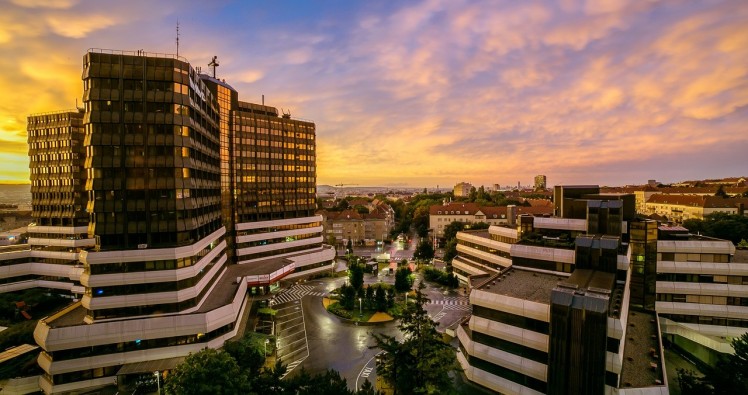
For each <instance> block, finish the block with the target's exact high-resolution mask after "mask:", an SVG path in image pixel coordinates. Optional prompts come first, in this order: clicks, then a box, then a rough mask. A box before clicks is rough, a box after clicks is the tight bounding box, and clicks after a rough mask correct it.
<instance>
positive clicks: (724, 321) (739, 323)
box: [660, 314, 748, 328]
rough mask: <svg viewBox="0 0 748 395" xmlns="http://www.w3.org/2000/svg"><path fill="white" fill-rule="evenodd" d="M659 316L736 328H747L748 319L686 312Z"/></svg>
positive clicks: (688, 322)
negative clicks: (687, 313)
mask: <svg viewBox="0 0 748 395" xmlns="http://www.w3.org/2000/svg"><path fill="white" fill-rule="evenodd" d="M660 317H664V318H669V319H671V320H673V321H676V322H682V323H687V324H702V325H718V326H734V327H737V328H748V319H741V318H725V317H708V316H702V315H686V314H660Z"/></svg>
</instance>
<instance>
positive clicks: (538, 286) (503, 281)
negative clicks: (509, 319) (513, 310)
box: [479, 267, 565, 304]
mask: <svg viewBox="0 0 748 395" xmlns="http://www.w3.org/2000/svg"><path fill="white" fill-rule="evenodd" d="M564 280H565V277H564V276H562V275H556V274H548V273H541V272H535V271H530V270H525V269H520V268H515V267H512V268H509V269H507V270H506V271H504V272H502V275H501V276H499V277H496V278H495V279H492V280H491V281H488V282H487V283H485V284H483V285H482V286H481V287H480V288H479V289H480V290H481V291H485V292H490V293H494V294H497V295H504V296H511V297H513V298H518V299H525V300H529V301H532V302H538V303H544V304H550V303H551V291H552V290H553V288H555V287H556V284H558V283H559V282H560V281H564Z"/></svg>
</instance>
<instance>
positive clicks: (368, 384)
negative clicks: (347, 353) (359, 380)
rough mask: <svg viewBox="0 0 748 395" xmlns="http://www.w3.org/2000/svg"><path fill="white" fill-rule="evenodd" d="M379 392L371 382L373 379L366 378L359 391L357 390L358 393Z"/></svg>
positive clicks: (363, 394)
mask: <svg viewBox="0 0 748 395" xmlns="http://www.w3.org/2000/svg"><path fill="white" fill-rule="evenodd" d="M377 394H378V392H377V391H376V390H375V389H374V386H373V385H372V384H371V381H369V379H364V383H363V384H361V388H359V390H358V392H356V395H377Z"/></svg>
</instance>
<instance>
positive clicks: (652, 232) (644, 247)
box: [629, 220, 657, 311]
mask: <svg viewBox="0 0 748 395" xmlns="http://www.w3.org/2000/svg"><path fill="white" fill-rule="evenodd" d="M629 248H631V288H630V289H631V305H633V306H636V307H640V308H643V309H645V310H648V311H654V310H655V301H656V298H657V222H656V221H651V220H635V221H631V222H629Z"/></svg>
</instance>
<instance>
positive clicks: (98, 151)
mask: <svg viewBox="0 0 748 395" xmlns="http://www.w3.org/2000/svg"><path fill="white" fill-rule="evenodd" d="M83 82H84V97H83V102H84V105H85V110H84V111H83V112H82V113H78V112H74V113H69V114H66V115H65V116H67V117H69V118H66V119H69V121H68V120H66V121H65V122H69V123H71V124H72V125H73V126H74V128H72V129H71V131H72V132H75V133H77V134H74V136H75V138H73V139H72V140H71V141H73V142H71V143H70V144H69V145H70V147H74V148H73V151H71V152H70V155H69V158H76V159H75V160H78V162H74V163H73V164H71V165H70V166H68V163H67V162H64V163H63V162H59V163H58V162H54V163H51V162H50V163H48V162H45V161H48V160H51V159H53V160H56V161H59V160H62V159H63V158H65V160H68V159H67V158H68V156H65V155H63V156H44V155H42V156H39V155H37V151H38V149H39V148H40V147H46V146H44V145H43V144H42V145H41V146H39V145H35V144H36V141H37V140H35V139H37V134H36V130H37V123H35V122H31V120H32V119H36V118H34V117H32V118H31V119H30V123H29V132H30V138H29V141H30V144H31V146H30V153H31V163H32V169H36V168H40V170H39V171H38V172H36V171H33V170H32V178H34V177H37V178H38V179H39V180H48V181H49V182H47V181H44V182H42V183H41V184H39V185H40V188H37V187H36V186H35V187H33V188H34V191H35V192H34V193H35V194H37V193H40V195H38V196H37V195H35V197H34V210H35V218H38V219H37V226H36V227H37V228H39V229H41V228H40V227H41V226H64V227H69V228H70V229H69V230H70V231H71V232H73V233H72V234H73V235H76V237H78V239H79V240H72V241H69V242H68V241H67V240H65V242H64V243H66V244H64V247H65V248H67V249H68V251H69V253H70V254H74V255H70V257H68V258H69V260H70V263H71V265H69V266H66V270H69V271H70V273H73V274H74V272H75V270H78V272H79V273H78V275H77V277H76V276H74V275H73V274H71V275H70V276H68V279H67V280H68V283H66V285H68V287H71V285H69V284H72V287H74V286H75V281H77V280H78V279H79V281H80V286H78V290H79V292H78V293H80V294H82V297H81V299H80V301H77V302H76V303H74V304H72V305H70V306H68V307H66V308H65V309H63V310H62V311H60V312H58V313H56V314H53V315H51V316H49V317H46V318H44V319H42V320H40V322H39V324H38V325H37V328H36V330H35V332H34V337H35V339H36V341H37V343H38V344H39V345H41V346H42V349H43V351H42V353H41V355H40V356H39V365H40V366H41V367H42V369H43V370H44V371H45V374H44V375H43V376H42V379H41V380H40V386H41V388H42V390H44V391H45V392H46V393H67V392H79V391H88V390H91V389H94V388H97V387H102V386H107V385H113V384H115V383H116V384H117V385H118V386H119V387H120V390H121V391H125V392H127V391H129V392H132V390H133V389H134V388H135V386H136V385H137V383H138V382H142V381H144V378H150V379H151V380H150V381H153V380H152V378H153V372H154V371H158V372H163V371H165V370H169V369H171V368H173V367H174V366H175V365H176V364H177V363H179V362H180V361H181V360H182V359H183V358H184V357H185V356H186V355H187V354H188V353H190V352H195V351H198V350H200V349H202V348H205V347H211V348H216V347H220V346H221V345H223V343H224V342H225V341H226V340H228V339H230V338H232V337H234V336H236V335H237V331H238V330H239V327H240V326H241V325H240V322H241V320H242V319H243V318H244V319H246V312H247V311H248V307H249V306H248V300H249V298H248V294H249V293H259V294H261V293H266V292H268V291H269V290H270V289H271V288H274V287H277V283H278V280H280V279H281V278H285V279H288V278H294V277H301V276H306V275H309V274H314V273H318V272H320V271H323V270H330V269H331V266H330V264H331V262H332V259H333V258H334V254H335V252H334V250H333V249H332V248H329V247H328V246H323V245H322V225H321V218H320V217H319V216H315V215H314V214H313V213H314V209H315V205H316V202H315V199H314V197H315V192H316V187H315V184H316V176H315V175H316V169H315V125H314V123H312V122H309V121H300V120H295V119H291V118H290V116H282V117H279V116H278V112H277V110H276V109H275V108H273V107H268V106H264V105H259V104H252V103H245V102H241V101H239V100H238V93H237V91H236V90H234V89H233V88H232V87H231V86H230V85H228V84H227V83H225V82H224V81H221V80H218V79H216V78H215V77H214V76H213V77H209V76H206V75H202V74H200V73H199V72H196V71H195V70H194V69H193V68H192V67H191V66H190V64H189V63H187V62H186V61H185V60H184V59H182V58H179V57H177V56H170V55H157V56H154V55H150V54H147V53H143V52H137V53H125V52H120V51H103V50H96V51H90V52H89V53H87V54H86V55H85V56H84V67H83ZM39 117H44V116H39ZM44 127H47V126H44ZM44 127H42V126H39V128H41V129H43V128H44ZM48 127H49V128H52V130H53V132H52V133H53V134H54V136H55V137H54V138H56V139H68V138H69V137H68V136H67V134H62V133H61V131H60V130H58V129H54V128H53V127H52V126H51V125H48ZM55 127H56V126H55ZM76 139H77V140H76ZM39 141H47V140H45V139H40V140H39ZM66 141H67V140H66ZM49 147H66V145H65V144H52V145H50V146H49ZM44 149H46V148H44ZM56 149H57V148H56ZM76 150H77V151H76ZM55 154H58V152H56V153H55ZM45 155H46V154H45ZM76 155H77V156H76ZM76 166H78V168H76ZM53 168H54V169H60V170H51V169H53ZM77 171H79V173H76V172H77ZM48 173H49V174H53V176H48V175H47V174H48ZM58 173H59V174H58ZM37 174H39V175H37ZM42 175H43V176H42ZM55 180H59V185H60V187H57V188H55V187H56V185H57V184H56V181H55ZM62 186H66V187H67V186H70V187H69V188H67V189H63V188H62ZM46 187H50V188H49V189H45V188H46ZM76 188H77V189H76ZM61 192H64V193H67V194H66V195H55V193H61ZM50 194H51V195H50ZM45 199H47V200H45ZM49 199H52V200H49ZM61 199H62V200H61ZM68 202H69V203H68ZM60 204H63V206H59V205H60ZM50 210H52V211H50ZM55 210H56V211H55ZM60 210H62V211H60ZM58 211H59V213H58ZM50 213H51V214H50ZM67 229H68V228H66V230H65V231H66V232H68V230H67ZM42 230H45V231H46V228H44V229H42ZM40 232H41V230H40ZM47 233H50V234H51V233H54V232H52V231H48V232H47ZM68 234H69V232H68V233H66V235H68ZM48 238H51V237H48ZM66 239H67V237H66ZM44 243H46V244H45V246H44V248H47V249H48V248H52V247H51V246H60V245H61V244H59V242H57V241H54V240H47V241H45V242H44ZM70 243H73V244H74V245H70V246H68V244H70ZM55 248H56V247H55ZM32 252H33V251H32ZM0 255H1V254H0ZM3 259H5V258H4V257H3V256H0V260H3ZM66 273H67V271H66ZM38 286H45V287H48V286H46V285H44V284H40V285H38Z"/></svg>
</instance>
